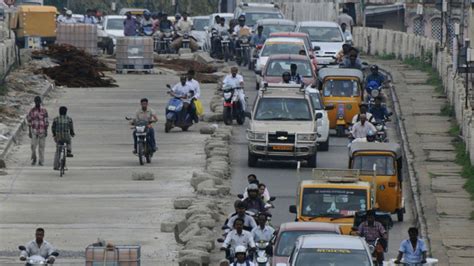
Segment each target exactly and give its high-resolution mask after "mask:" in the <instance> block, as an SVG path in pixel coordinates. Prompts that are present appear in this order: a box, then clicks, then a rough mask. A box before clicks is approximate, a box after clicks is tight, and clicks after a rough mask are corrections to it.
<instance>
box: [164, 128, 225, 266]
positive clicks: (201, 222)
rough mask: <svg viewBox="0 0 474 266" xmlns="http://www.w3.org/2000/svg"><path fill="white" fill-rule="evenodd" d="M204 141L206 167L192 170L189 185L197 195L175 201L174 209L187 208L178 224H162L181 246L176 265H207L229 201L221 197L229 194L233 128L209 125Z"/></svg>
mask: <svg viewBox="0 0 474 266" xmlns="http://www.w3.org/2000/svg"><path fill="white" fill-rule="evenodd" d="M201 133H207V134H211V137H210V138H209V139H207V140H206V143H205V152H206V168H205V170H204V171H195V172H194V173H193V177H192V178H191V186H192V187H193V188H194V189H195V191H196V192H197V196H196V197H188V198H185V197H181V198H177V199H176V200H175V201H174V208H175V209H184V210H186V213H185V218H184V219H183V220H182V221H180V222H178V223H162V224H161V231H162V232H174V234H175V238H176V242H177V243H179V244H182V245H183V249H182V250H180V251H179V252H178V260H179V265H182V266H185V265H186V266H192V265H210V264H211V259H212V255H211V252H212V251H213V250H214V248H215V240H216V238H217V236H218V235H219V233H220V226H219V225H220V224H222V223H223V221H224V220H225V217H226V212H227V210H228V205H229V202H227V201H226V200H225V199H224V197H223V196H227V195H229V193H230V157H229V156H230V154H229V151H230V146H229V145H230V139H231V136H232V127H220V128H218V127H216V126H210V127H209V128H208V131H207V132H202V131H201Z"/></svg>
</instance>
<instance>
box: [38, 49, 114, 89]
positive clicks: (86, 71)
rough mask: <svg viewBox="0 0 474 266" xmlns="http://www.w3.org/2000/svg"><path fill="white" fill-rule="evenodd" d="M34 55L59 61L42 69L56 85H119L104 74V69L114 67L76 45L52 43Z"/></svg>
mask: <svg viewBox="0 0 474 266" xmlns="http://www.w3.org/2000/svg"><path fill="white" fill-rule="evenodd" d="M34 55H35V56H49V57H51V58H52V59H53V60H55V61H56V62H58V64H59V65H58V66H55V67H50V68H42V69H41V71H40V72H41V73H44V74H46V75H48V76H49V77H50V78H52V79H53V80H54V81H55V82H56V85H59V86H67V87H76V88H77V87H117V85H116V84H115V80H114V79H112V78H110V77H106V76H105V74H104V71H112V70H113V69H110V68H109V67H107V66H106V65H105V64H104V63H102V62H100V61H99V60H98V59H97V58H95V57H93V56H92V55H90V54H88V53H86V52H84V51H83V50H80V49H77V48H76V47H74V46H71V45H67V44H62V45H51V46H49V49H48V50H41V51H35V52H34Z"/></svg>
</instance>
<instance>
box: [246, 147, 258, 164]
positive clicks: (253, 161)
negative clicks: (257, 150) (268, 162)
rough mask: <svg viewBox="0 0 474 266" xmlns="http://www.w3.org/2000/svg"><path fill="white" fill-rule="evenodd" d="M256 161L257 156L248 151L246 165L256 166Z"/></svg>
mask: <svg viewBox="0 0 474 266" xmlns="http://www.w3.org/2000/svg"><path fill="white" fill-rule="evenodd" d="M257 162H258V158H257V156H255V155H253V154H252V153H251V152H250V151H249V152H248V158H247V165H248V167H256V166H257Z"/></svg>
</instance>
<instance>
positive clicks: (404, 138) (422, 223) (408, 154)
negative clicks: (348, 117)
mask: <svg viewBox="0 0 474 266" xmlns="http://www.w3.org/2000/svg"><path fill="white" fill-rule="evenodd" d="M379 70H380V71H381V72H383V73H384V74H385V75H386V76H387V77H388V78H389V80H390V81H392V80H393V78H392V74H391V73H390V72H388V71H386V70H385V69H383V68H382V67H381V66H380V65H379ZM390 94H391V95H392V102H393V107H394V111H395V113H396V115H397V124H398V133H399V134H400V136H401V142H402V150H403V153H404V155H405V156H404V163H405V165H406V166H407V168H408V169H407V172H408V177H409V181H410V188H411V192H412V195H413V201H414V203H415V206H414V207H415V211H414V216H415V220H416V222H417V225H418V227H419V228H420V231H421V232H420V235H422V236H423V237H424V238H425V239H426V242H427V244H428V247H429V250H430V251H431V240H430V238H429V235H428V226H427V223H426V219H425V217H424V211H423V207H422V204H421V199H420V195H419V194H420V192H419V189H418V186H419V183H418V180H417V176H416V172H415V169H414V167H413V157H414V155H413V153H412V151H411V149H410V146H409V142H408V135H407V131H406V128H405V124H404V123H403V121H402V119H401V114H402V112H401V107H400V101H399V100H398V95H397V92H396V90H395V86H394V85H393V84H391V85H390Z"/></svg>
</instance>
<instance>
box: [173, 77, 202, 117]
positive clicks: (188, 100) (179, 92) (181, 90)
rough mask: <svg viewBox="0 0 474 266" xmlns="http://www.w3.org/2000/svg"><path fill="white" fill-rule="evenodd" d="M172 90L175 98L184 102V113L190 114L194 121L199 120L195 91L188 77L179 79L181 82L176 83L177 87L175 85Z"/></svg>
mask: <svg viewBox="0 0 474 266" xmlns="http://www.w3.org/2000/svg"><path fill="white" fill-rule="evenodd" d="M171 90H172V92H173V94H174V96H176V97H178V98H180V99H181V100H182V101H183V113H186V112H188V113H189V115H190V116H191V118H193V120H195V121H196V119H197V120H198V119H199V118H198V117H197V115H196V106H195V105H194V103H193V99H194V94H195V91H194V89H193V85H191V83H188V78H187V76H181V77H180V78H179V82H178V83H176V85H174V86H173V88H172V89H171ZM198 121H199V120H198ZM196 123H197V122H196Z"/></svg>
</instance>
